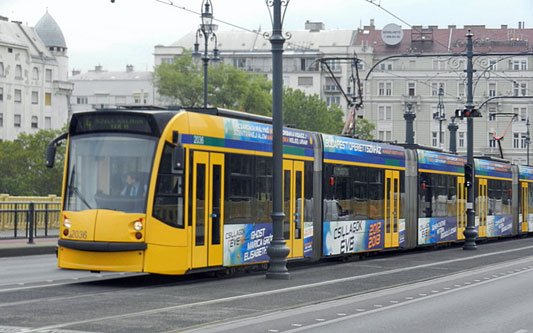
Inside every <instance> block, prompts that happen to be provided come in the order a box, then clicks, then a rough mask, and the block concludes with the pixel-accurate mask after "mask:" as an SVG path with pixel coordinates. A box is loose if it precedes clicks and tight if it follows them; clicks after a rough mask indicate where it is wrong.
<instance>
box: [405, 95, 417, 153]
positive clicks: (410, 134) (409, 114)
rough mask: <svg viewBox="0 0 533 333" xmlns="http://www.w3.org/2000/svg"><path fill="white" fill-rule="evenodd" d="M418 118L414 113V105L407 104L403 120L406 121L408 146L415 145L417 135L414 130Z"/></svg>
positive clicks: (406, 141)
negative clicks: (414, 123)
mask: <svg viewBox="0 0 533 333" xmlns="http://www.w3.org/2000/svg"><path fill="white" fill-rule="evenodd" d="M415 118H416V113H414V112H413V104H411V103H407V105H406V109H405V112H404V114H403V119H405V143H407V144H408V145H414V144H415V133H414V130H413V122H414V120H415Z"/></svg>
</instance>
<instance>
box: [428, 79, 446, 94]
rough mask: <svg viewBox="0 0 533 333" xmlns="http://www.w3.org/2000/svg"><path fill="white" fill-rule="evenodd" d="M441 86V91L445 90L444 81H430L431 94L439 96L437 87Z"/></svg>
mask: <svg viewBox="0 0 533 333" xmlns="http://www.w3.org/2000/svg"><path fill="white" fill-rule="evenodd" d="M440 88H442V91H443V92H444V91H446V90H445V89H444V82H432V83H431V96H439V89H440Z"/></svg>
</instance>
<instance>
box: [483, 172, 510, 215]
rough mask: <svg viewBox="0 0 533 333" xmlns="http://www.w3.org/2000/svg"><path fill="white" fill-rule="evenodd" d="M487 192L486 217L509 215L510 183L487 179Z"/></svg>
mask: <svg viewBox="0 0 533 333" xmlns="http://www.w3.org/2000/svg"><path fill="white" fill-rule="evenodd" d="M487 192H488V215H503V214H511V182H509V181H504V180H497V179H489V180H488V181H487Z"/></svg>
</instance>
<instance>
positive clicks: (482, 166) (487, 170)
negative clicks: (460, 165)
mask: <svg viewBox="0 0 533 333" xmlns="http://www.w3.org/2000/svg"><path fill="white" fill-rule="evenodd" d="M474 164H475V165H476V170H475V175H476V176H486V177H496V178H506V179H509V180H512V179H513V175H512V174H511V165H510V164H507V163H501V162H495V161H486V160H478V159H476V160H474Z"/></svg>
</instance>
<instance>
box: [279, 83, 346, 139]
mask: <svg viewBox="0 0 533 333" xmlns="http://www.w3.org/2000/svg"><path fill="white" fill-rule="evenodd" d="M342 118H343V112H342V110H341V109H340V108H339V107H338V106H337V105H335V104H333V105H332V106H331V107H329V108H328V106H327V104H326V102H325V101H324V100H323V99H321V98H320V97H319V96H318V95H316V94H314V95H306V94H305V93H304V92H303V91H301V90H298V89H296V90H294V89H291V88H287V89H284V92H283V123H284V124H285V126H294V127H296V128H299V129H303V130H308V131H315V132H322V133H328V134H339V133H341V131H342V128H343V125H344V122H343V120H342Z"/></svg>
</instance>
